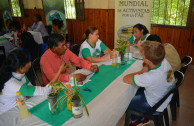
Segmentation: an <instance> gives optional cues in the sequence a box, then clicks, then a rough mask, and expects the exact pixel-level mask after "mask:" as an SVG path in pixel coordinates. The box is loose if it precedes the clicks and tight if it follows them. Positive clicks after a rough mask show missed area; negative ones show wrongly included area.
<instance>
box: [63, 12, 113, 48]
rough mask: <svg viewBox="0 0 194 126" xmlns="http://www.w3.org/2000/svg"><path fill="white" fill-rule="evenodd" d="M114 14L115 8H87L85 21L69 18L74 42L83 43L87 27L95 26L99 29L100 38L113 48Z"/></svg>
mask: <svg viewBox="0 0 194 126" xmlns="http://www.w3.org/2000/svg"><path fill="white" fill-rule="evenodd" d="M114 15H115V13H114V9H85V21H77V20H67V26H68V32H69V37H70V39H71V40H72V41H73V42H74V43H78V44H81V43H82V41H81V40H82V36H83V35H84V32H85V30H86V29H87V27H88V26H95V27H97V28H98V30H99V36H100V39H101V40H102V41H103V42H104V43H105V44H106V45H107V46H108V47H109V48H111V49H113V48H114V44H113V43H114V17H115V16H114ZM73 33H74V34H73Z"/></svg>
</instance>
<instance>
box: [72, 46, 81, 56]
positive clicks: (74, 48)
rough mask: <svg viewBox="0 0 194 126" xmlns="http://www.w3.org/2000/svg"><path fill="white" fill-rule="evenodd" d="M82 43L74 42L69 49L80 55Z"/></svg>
mask: <svg viewBox="0 0 194 126" xmlns="http://www.w3.org/2000/svg"><path fill="white" fill-rule="evenodd" d="M80 46H81V45H80V44H74V45H72V46H71V47H70V48H69V49H70V50H71V51H72V52H73V53H74V54H76V55H77V56H78V55H79V51H80Z"/></svg>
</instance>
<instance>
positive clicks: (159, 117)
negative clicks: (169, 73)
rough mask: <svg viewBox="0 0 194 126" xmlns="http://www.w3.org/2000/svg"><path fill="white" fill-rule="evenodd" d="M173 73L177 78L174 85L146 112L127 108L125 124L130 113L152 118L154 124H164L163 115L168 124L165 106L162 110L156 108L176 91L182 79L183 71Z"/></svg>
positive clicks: (160, 125) (126, 124)
mask: <svg viewBox="0 0 194 126" xmlns="http://www.w3.org/2000/svg"><path fill="white" fill-rule="evenodd" d="M174 75H175V78H176V79H177V82H176V85H175V87H174V88H172V89H171V90H170V91H169V92H168V93H167V94H166V95H165V96H164V97H163V98H162V99H161V100H160V101H159V102H158V103H156V104H155V105H154V106H153V107H152V108H150V109H149V110H148V111H147V112H145V113H141V112H138V111H135V110H132V109H129V108H128V109H127V111H126V117H125V126H128V122H129V119H130V117H131V114H134V115H137V116H141V117H144V118H147V119H149V120H153V121H154V125H155V126H164V122H163V116H164V119H165V124H166V126H169V119H168V111H167V108H165V109H164V111H163V112H157V111H156V110H157V109H158V108H159V107H160V106H161V105H162V104H163V103H164V102H165V100H166V99H167V98H168V97H169V96H170V95H171V94H174V93H175V92H176V91H177V89H178V87H179V86H180V85H181V84H182V82H183V80H184V75H183V73H182V72H180V71H175V73H174Z"/></svg>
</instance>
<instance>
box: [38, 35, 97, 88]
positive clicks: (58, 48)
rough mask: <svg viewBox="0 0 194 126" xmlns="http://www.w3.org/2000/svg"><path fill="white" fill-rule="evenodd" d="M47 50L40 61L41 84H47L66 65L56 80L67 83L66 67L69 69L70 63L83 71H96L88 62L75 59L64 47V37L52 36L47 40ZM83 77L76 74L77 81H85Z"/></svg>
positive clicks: (94, 66) (95, 67) (79, 58)
mask: <svg viewBox="0 0 194 126" xmlns="http://www.w3.org/2000/svg"><path fill="white" fill-rule="evenodd" d="M48 47H49V49H48V50H47V51H46V52H45V53H44V54H43V55H42V57H41V60H40V67H41V71H42V80H43V84H45V85H46V84H48V82H50V81H51V80H52V79H53V78H54V76H55V75H56V74H57V73H58V71H59V68H60V66H61V64H66V65H67V67H64V69H63V71H61V73H60V76H59V78H58V80H59V81H61V82H68V81H69V78H68V73H67V72H68V71H69V69H68V67H69V68H70V66H71V65H69V64H70V63H73V64H74V65H75V66H77V67H80V68H85V69H90V70H92V71H94V72H97V71H98V66H97V65H92V64H91V63H90V62H88V61H86V60H84V59H83V58H81V57H77V56H76V55H75V54H74V53H72V52H71V51H70V50H69V49H67V47H66V46H65V40H64V37H63V36H62V35H60V34H52V35H51V36H50V37H49V39H48ZM85 77H86V76H85V75H83V74H76V79H77V81H83V80H85Z"/></svg>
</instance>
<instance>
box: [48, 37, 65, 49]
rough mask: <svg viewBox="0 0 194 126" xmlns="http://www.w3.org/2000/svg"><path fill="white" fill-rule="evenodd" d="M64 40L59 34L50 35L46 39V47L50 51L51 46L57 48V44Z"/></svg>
mask: <svg viewBox="0 0 194 126" xmlns="http://www.w3.org/2000/svg"><path fill="white" fill-rule="evenodd" d="M64 40H65V39H64V37H63V36H62V35H60V34H57V33H55V34H51V35H50V36H49V38H48V47H49V48H50V49H52V48H53V46H58V44H59V43H61V42H63V41H64Z"/></svg>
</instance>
